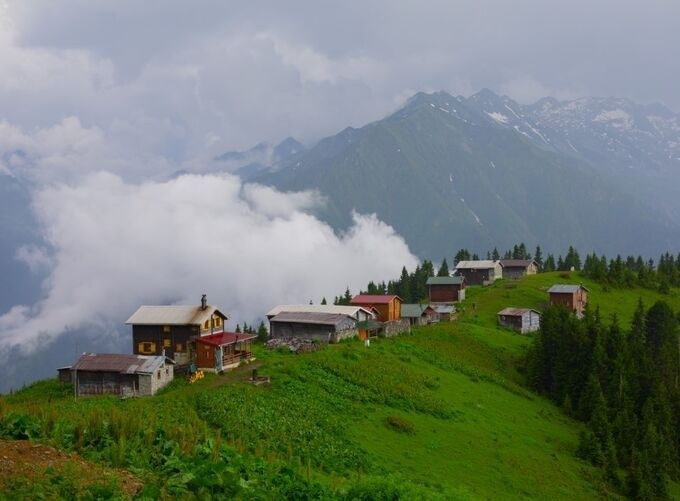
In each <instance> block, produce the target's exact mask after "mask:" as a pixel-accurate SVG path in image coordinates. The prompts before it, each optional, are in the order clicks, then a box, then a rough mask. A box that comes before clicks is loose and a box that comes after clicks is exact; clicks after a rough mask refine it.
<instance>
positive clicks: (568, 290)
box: [548, 284, 588, 294]
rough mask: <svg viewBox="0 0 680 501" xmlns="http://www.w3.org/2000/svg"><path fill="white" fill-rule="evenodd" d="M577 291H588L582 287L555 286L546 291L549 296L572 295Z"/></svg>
mask: <svg viewBox="0 0 680 501" xmlns="http://www.w3.org/2000/svg"><path fill="white" fill-rule="evenodd" d="M579 289H583V290H585V291H587V290H588V289H586V288H585V287H583V286H582V285H566V284H555V285H553V286H552V287H550V289H548V292H549V293H551V294H552V293H555V294H573V293H574V292H578V290H579Z"/></svg>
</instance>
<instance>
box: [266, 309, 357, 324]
mask: <svg viewBox="0 0 680 501" xmlns="http://www.w3.org/2000/svg"><path fill="white" fill-rule="evenodd" d="M347 318H349V319H351V320H354V321H356V318H354V317H352V316H350V315H342V314H340V313H315V312H305V311H299V312H293V311H283V312H281V313H279V314H278V315H276V316H274V317H272V318H271V319H270V320H269V321H270V322H294V323H299V324H321V325H337V324H339V323H340V322H342V321H343V320H345V319H347Z"/></svg>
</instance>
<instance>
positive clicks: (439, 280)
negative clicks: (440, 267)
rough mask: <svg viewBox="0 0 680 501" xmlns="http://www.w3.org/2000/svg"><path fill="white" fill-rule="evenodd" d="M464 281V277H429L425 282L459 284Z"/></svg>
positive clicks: (428, 283) (429, 283)
mask: <svg viewBox="0 0 680 501" xmlns="http://www.w3.org/2000/svg"><path fill="white" fill-rule="evenodd" d="M464 281H465V277H458V276H455V277H430V278H428V279H427V282H425V283H426V284H427V285H460V284H462V283H463V282H464Z"/></svg>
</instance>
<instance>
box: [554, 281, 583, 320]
mask: <svg viewBox="0 0 680 501" xmlns="http://www.w3.org/2000/svg"><path fill="white" fill-rule="evenodd" d="M588 292H589V291H588V289H586V288H585V287H583V286H582V285H580V284H579V285H564V284H556V285H553V286H552V287H550V289H548V294H550V304H551V305H558V304H561V305H564V306H566V307H567V308H568V309H569V311H572V312H574V313H576V314H577V315H582V314H583V312H584V310H585V309H586V304H587V303H588Z"/></svg>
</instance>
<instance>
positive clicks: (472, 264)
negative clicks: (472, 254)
mask: <svg viewBox="0 0 680 501" xmlns="http://www.w3.org/2000/svg"><path fill="white" fill-rule="evenodd" d="M496 263H498V261H490V260H488V259H481V260H479V261H461V262H459V263H458V264H457V265H456V269H457V270H486V269H489V268H495V267H496Z"/></svg>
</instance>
